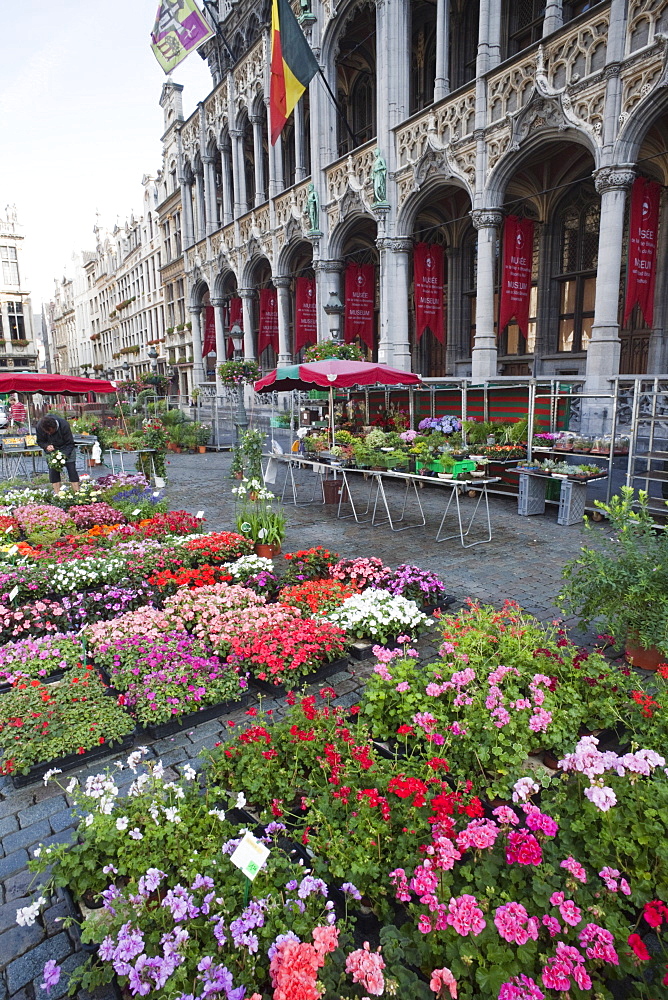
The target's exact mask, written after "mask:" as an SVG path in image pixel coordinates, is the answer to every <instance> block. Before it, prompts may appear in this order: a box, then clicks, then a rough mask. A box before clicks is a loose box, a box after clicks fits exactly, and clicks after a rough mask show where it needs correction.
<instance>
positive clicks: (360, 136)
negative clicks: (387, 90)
mask: <svg viewBox="0 0 668 1000" xmlns="http://www.w3.org/2000/svg"><path fill="white" fill-rule="evenodd" d="M350 104H351V107H352V112H353V132H354V133H355V138H356V139H357V144H358V146H361V145H362V144H363V143H365V142H368V141H369V139H373V137H374V135H375V134H376V81H375V79H373V78H372V76H371V74H370V73H359V74H358V76H357V79H356V80H355V83H354V85H353V89H352V91H351V94H350Z"/></svg>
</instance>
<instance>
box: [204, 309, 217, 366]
mask: <svg viewBox="0 0 668 1000" xmlns="http://www.w3.org/2000/svg"><path fill="white" fill-rule="evenodd" d="M211 351H213V352H214V353H215V351H216V313H215V310H214V308H213V306H207V307H206V310H205V314H204V343H203V344H202V357H203V358H205V357H206V356H207V354H210V353H211Z"/></svg>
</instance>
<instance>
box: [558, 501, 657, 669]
mask: <svg viewBox="0 0 668 1000" xmlns="http://www.w3.org/2000/svg"><path fill="white" fill-rule="evenodd" d="M594 503H595V505H596V507H598V508H599V510H601V511H603V512H604V513H605V514H606V515H607V517H608V518H609V521H610V524H611V526H612V528H613V530H614V536H613V537H611V538H610V537H606V536H603V537H601V538H600V539H597V544H596V547H595V548H594V547H583V548H582V550H581V553H580V555H579V556H578V557H577V558H576V559H571V560H570V562H568V563H566V565H565V567H564V577H565V580H566V582H565V584H564V586H563V588H562V591H561V594H560V595H559V602H560V606H561V608H562V609H563V610H564V611H566V612H567V613H568V614H575V615H577V616H578V618H579V620H580V622H581V624H582V625H584V626H585V627H587V626H589V624H590V622H592V621H593V620H597V621H598V622H599V623H600V626H599V627H600V628H601V629H602V630H605V631H606V632H609V633H610V634H611V635H612V636H614V638H615V639H616V640H618V641H619V642H625V643H626V650H627V656H629V658H630V659H632V660H633V662H634V663H636V665H643V666H647V667H648V668H650V669H655V668H656V666H658V664H659V663H661V662H666V661H668V535H666V533H665V532H664V531H657V529H656V527H655V525H654V521H653V518H652V516H651V514H650V512H649V509H648V508H649V497H648V494H647V493H646V492H645V491H644V490H639V491H638V496H637V499H636V496H635V490H634V489H633V488H632V487H630V486H622V488H621V492H620V494H619V495H617V496H614V497H613V498H612V500H611V501H610V503H609V504H605V503H603V502H602V501H599V500H596V501H594ZM588 527H589V529H590V530H593V529H592V527H591V525H590V524H589V523H588ZM641 661H642V663H641Z"/></svg>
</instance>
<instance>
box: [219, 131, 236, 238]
mask: <svg viewBox="0 0 668 1000" xmlns="http://www.w3.org/2000/svg"><path fill="white" fill-rule="evenodd" d="M220 162H221V168H222V172H223V217H222V219H221V220H220V221H221V224H222V225H223V226H229V224H230V223H231V222H232V221H233V219H234V193H233V191H232V179H233V170H232V153H231V150H230V147H229V146H221V147H220Z"/></svg>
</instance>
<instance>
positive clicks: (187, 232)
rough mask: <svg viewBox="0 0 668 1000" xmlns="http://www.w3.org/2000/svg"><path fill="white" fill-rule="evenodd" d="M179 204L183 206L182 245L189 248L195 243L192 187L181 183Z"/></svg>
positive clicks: (185, 182)
mask: <svg viewBox="0 0 668 1000" xmlns="http://www.w3.org/2000/svg"><path fill="white" fill-rule="evenodd" d="M181 202H182V204H183V245H184V247H190V246H192V245H193V243H194V242H195V227H194V226H193V198H192V185H191V184H189V183H188V182H187V181H182V182H181Z"/></svg>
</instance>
